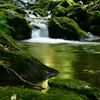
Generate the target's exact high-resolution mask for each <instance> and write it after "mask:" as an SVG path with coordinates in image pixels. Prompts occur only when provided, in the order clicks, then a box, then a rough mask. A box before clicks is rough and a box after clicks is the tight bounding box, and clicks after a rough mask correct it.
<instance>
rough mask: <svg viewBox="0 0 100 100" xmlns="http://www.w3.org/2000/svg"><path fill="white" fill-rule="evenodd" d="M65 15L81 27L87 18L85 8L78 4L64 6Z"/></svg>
mask: <svg viewBox="0 0 100 100" xmlns="http://www.w3.org/2000/svg"><path fill="white" fill-rule="evenodd" d="M66 12H67V17H69V18H72V19H73V20H74V21H75V22H76V23H77V24H78V25H79V26H80V27H81V28H83V22H84V20H85V19H86V18H87V14H88V13H87V9H86V8H85V7H84V6H83V5H80V4H76V5H71V6H69V7H67V8H66Z"/></svg>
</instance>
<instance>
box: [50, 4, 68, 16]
mask: <svg viewBox="0 0 100 100" xmlns="http://www.w3.org/2000/svg"><path fill="white" fill-rule="evenodd" d="M63 16H67V10H66V8H65V7H63V6H60V5H57V6H56V7H55V8H54V9H53V10H52V16H51V17H52V18H53V17H63Z"/></svg>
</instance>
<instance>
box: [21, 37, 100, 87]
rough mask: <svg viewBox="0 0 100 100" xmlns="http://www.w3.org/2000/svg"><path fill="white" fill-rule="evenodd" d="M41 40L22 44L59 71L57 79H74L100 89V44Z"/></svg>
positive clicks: (31, 53)
mask: <svg viewBox="0 0 100 100" xmlns="http://www.w3.org/2000/svg"><path fill="white" fill-rule="evenodd" d="M41 39H43V38H40V40H41ZM45 39H47V38H45ZM45 39H44V40H45ZM33 40H34V39H33ZM36 40H37V42H36ZM40 40H39V38H37V39H35V40H34V41H31V42H25V43H22V45H23V48H24V49H25V50H26V52H27V53H28V54H30V55H32V56H33V57H35V58H37V59H38V60H40V61H41V62H43V63H44V64H45V65H47V66H49V67H51V68H54V69H56V70H58V71H59V72H60V74H59V75H57V76H56V77H55V78H57V79H65V78H74V79H79V80H83V81H86V82H89V83H91V84H92V85H94V86H98V87H100V43H97V42H78V41H65V42H62V41H63V40H60V41H61V42H58V43H57V41H58V40H59V39H58V40H55V39H53V41H51V42H50V41H49V39H47V40H48V43H46V41H47V40H46V41H45V43H43V42H42V43H39V42H40ZM50 40H52V39H50ZM54 41H56V42H55V43H54ZM46 82H47V81H46Z"/></svg>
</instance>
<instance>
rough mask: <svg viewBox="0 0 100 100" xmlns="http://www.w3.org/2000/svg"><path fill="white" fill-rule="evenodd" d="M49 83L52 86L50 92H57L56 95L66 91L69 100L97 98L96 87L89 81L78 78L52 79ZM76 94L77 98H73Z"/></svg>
mask: <svg viewBox="0 0 100 100" xmlns="http://www.w3.org/2000/svg"><path fill="white" fill-rule="evenodd" d="M49 85H50V87H52V88H51V89H50V90H49V91H48V93H51V92H52V93H55V95H56V94H59V93H62V94H64V93H65V94H66V95H69V96H70V98H69V99H68V100H88V98H89V100H90V98H91V100H92V99H93V98H94V99H96V100H97V94H96V91H95V90H94V88H93V87H92V86H91V85H90V84H89V83H86V82H84V81H79V80H76V79H61V80H57V79H52V80H50V81H49ZM99 90H100V89H99ZM71 95H72V97H71ZM75 95H76V99H74V98H73V97H75ZM90 95H91V96H90ZM81 96H82V98H81ZM92 97H93V98H92Z"/></svg>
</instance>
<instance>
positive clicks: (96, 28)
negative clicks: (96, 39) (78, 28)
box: [90, 25, 100, 36]
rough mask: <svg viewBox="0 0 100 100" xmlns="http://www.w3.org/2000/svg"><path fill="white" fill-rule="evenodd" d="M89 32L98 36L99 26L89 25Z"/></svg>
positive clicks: (99, 34)
mask: <svg viewBox="0 0 100 100" xmlns="http://www.w3.org/2000/svg"><path fill="white" fill-rule="evenodd" d="M90 32H91V33H92V34H94V35H98V36H100V25H91V27H90Z"/></svg>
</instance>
